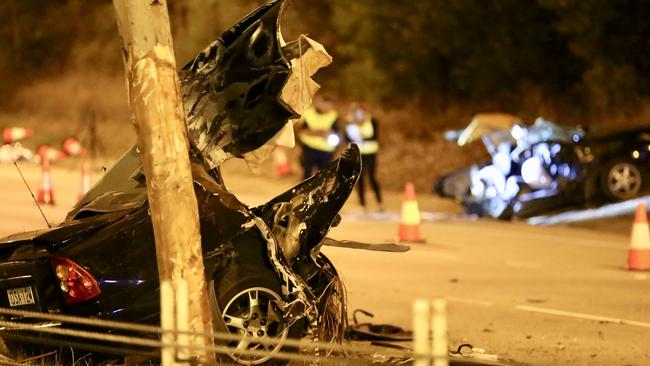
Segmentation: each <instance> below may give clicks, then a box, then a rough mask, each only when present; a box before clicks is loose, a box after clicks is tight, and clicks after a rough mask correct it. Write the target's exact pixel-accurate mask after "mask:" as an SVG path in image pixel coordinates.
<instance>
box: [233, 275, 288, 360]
mask: <svg viewBox="0 0 650 366" xmlns="http://www.w3.org/2000/svg"><path fill="white" fill-rule="evenodd" d="M281 301H282V298H281V297H280V295H278V294H277V293H276V292H275V291H273V290H270V289H268V288H264V287H252V288H248V289H246V290H243V291H241V292H240V293H238V294H237V295H235V296H234V297H233V298H232V299H231V300H230V301H229V302H228V304H226V306H225V307H224V310H223V320H224V322H225V323H226V326H227V328H228V332H230V333H232V334H237V335H240V336H241V337H242V339H241V340H239V341H233V342H231V343H230V344H229V346H230V347H233V348H235V350H234V351H233V352H232V353H229V354H228V355H229V356H230V358H232V359H233V360H234V361H236V362H237V363H239V364H243V365H257V364H261V363H263V362H266V361H268V360H269V359H271V358H272V357H273V356H274V355H275V354H276V353H278V352H279V351H280V349H281V348H282V346H283V343H284V340H285V339H286V338H287V335H288V333H289V328H288V327H287V324H286V323H285V321H284V320H283V319H282V314H281V312H280V310H279V309H278V306H277V303H278V302H281ZM271 339H275V341H276V342H273V344H269V343H261V342H260V341H269V340H271ZM251 351H253V352H254V353H252V352H251ZM258 352H264V354H263V355H261V354H258Z"/></svg>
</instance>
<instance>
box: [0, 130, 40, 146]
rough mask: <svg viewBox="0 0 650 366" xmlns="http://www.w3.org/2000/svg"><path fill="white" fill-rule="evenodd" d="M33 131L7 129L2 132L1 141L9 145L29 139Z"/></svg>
mask: <svg viewBox="0 0 650 366" xmlns="http://www.w3.org/2000/svg"><path fill="white" fill-rule="evenodd" d="M32 134H33V131H32V130H31V129H29V128H22V127H7V128H5V129H3V130H2V140H3V141H4V143H5V144H10V143H12V142H16V141H18V140H22V139H24V138H26V137H30V136H31V135H32Z"/></svg>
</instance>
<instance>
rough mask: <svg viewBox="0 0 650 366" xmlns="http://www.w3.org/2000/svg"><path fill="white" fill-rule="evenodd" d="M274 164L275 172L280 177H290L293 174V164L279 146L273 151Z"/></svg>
mask: <svg viewBox="0 0 650 366" xmlns="http://www.w3.org/2000/svg"><path fill="white" fill-rule="evenodd" d="M272 155H273V164H274V165H275V172H276V174H277V175H278V177H288V176H290V175H291V173H292V172H293V171H292V169H291V163H290V162H289V158H287V153H286V152H285V151H284V150H283V149H282V147H280V146H278V147H276V148H275V149H273V153H272Z"/></svg>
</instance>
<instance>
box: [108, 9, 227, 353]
mask: <svg viewBox="0 0 650 366" xmlns="http://www.w3.org/2000/svg"><path fill="white" fill-rule="evenodd" d="M113 5H114V6H115V11H116V14H117V25H118V29H119V33H120V38H121V40H122V54H123V57H124V66H125V69H126V78H127V84H128V94H129V103H130V106H131V116H132V121H133V123H134V125H135V128H136V131H137V134H138V145H139V148H140V155H141V157H142V162H143V166H144V172H145V176H146V178H147V193H148V196H149V206H150V208H151V220H152V222H153V229H154V236H155V239H156V256H157V258H158V272H159V279H160V283H161V284H163V283H166V284H169V283H171V284H172V286H174V287H176V288H175V289H174V291H175V292H183V291H179V290H178V288H177V287H180V285H179V283H181V282H186V283H187V293H188V295H189V296H188V298H189V309H188V311H189V324H178V321H176V323H177V325H180V326H181V327H182V328H184V329H186V330H188V331H190V332H198V333H204V334H210V333H212V329H213V328H212V321H211V312H210V305H209V301H208V297H207V288H206V284H205V274H204V267H203V255H202V251H201V237H200V231H199V217H198V205H197V201H196V196H195V193H194V186H193V180H192V172H191V166H190V160H189V142H188V138H187V127H186V124H185V112H184V110H183V105H182V98H181V93H180V86H179V80H178V74H177V71H176V61H175V58H174V51H173V46H172V37H171V31H170V25H169V14H168V12H167V1H166V0H113ZM127 255H128V254H127ZM183 280H184V281H183ZM177 298H178V296H177ZM165 303H167V304H169V301H163V303H162V304H161V318H162V319H169V314H174V312H176V313H177V314H178V311H179V309H180V308H182V306H183V305H182V304H180V305H179V304H178V302H177V303H176V310H174V309H169V307H170V306H167V305H165ZM172 303H173V301H172ZM165 314H167V315H165ZM166 316H167V317H166ZM183 317H184V316H182V317H181V318H183ZM172 319H174V316H173V315H172ZM176 319H178V316H177V317H176ZM191 342H192V345H194V346H197V345H198V346H201V345H211V344H212V338H211V337H199V336H197V337H193V338H192V339H191ZM193 354H194V356H196V357H198V358H200V359H203V360H214V355H212V354H208V353H206V352H198V354H197V352H194V353H193Z"/></svg>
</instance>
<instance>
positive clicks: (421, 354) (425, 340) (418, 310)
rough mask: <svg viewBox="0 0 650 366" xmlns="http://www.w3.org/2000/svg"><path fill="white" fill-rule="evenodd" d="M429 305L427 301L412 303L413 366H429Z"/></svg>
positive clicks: (421, 300)
mask: <svg viewBox="0 0 650 366" xmlns="http://www.w3.org/2000/svg"><path fill="white" fill-rule="evenodd" d="M430 310H431V305H430V303H429V300H426V299H418V300H415V302H414V303H413V354H414V358H415V360H414V362H413V366H429V365H430V364H431V362H430V357H428V355H430V354H431V349H430V347H429V346H430V345H431V343H430V342H429V335H430V333H431V329H430V327H429V326H430V325H431V321H430Z"/></svg>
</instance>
